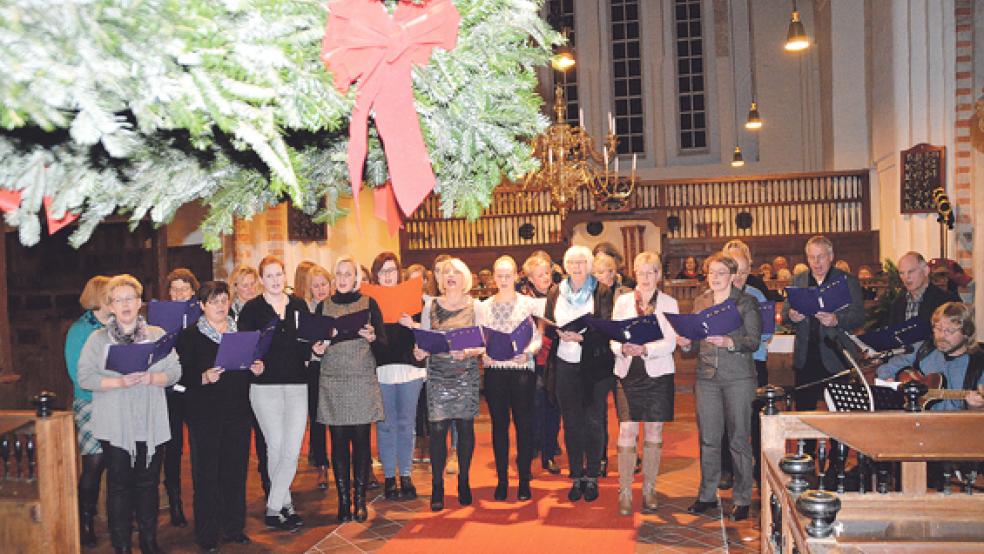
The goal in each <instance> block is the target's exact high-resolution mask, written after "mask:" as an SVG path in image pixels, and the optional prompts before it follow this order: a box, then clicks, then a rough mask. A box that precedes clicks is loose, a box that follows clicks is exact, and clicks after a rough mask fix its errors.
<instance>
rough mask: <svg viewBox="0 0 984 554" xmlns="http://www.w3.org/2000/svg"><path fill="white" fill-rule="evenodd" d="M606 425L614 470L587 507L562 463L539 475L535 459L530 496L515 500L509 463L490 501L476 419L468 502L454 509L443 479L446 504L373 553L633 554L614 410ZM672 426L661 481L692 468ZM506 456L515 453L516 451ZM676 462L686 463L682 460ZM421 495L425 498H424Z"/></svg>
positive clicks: (487, 465)
mask: <svg viewBox="0 0 984 554" xmlns="http://www.w3.org/2000/svg"><path fill="white" fill-rule="evenodd" d="M609 424H610V426H611V433H610V443H611V444H610V448H609V455H610V456H611V464H612V472H611V473H610V476H609V477H608V478H603V479H601V480H600V488H601V496H600V497H599V499H598V500H597V501H595V502H592V503H590V504H589V503H585V502H583V501H580V502H577V503H571V502H569V501H568V500H567V491H568V489H569V488H570V480H569V479H568V478H566V477H565V475H566V468H565V471H564V473H563V474H561V475H558V476H553V475H550V474H548V473H546V472H540V471H539V462H538V460H537V461H534V479H533V484H532V485H533V500H531V501H527V502H518V501H516V500H515V498H516V484H517V477H516V474H515V469H514V468H512V471H513V472H512V474H511V475H510V489H509V497H510V500H507V501H505V502H496V501H494V500H492V493H493V489H494V487H495V484H496V477H495V467H494V464H493V459H492V445H491V432H490V430H489V423H488V419H487V417H486V418H482V420H480V421H479V422H476V427H478V428H477V429H476V431H477V432H476V437H477V444H476V448H475V459H474V461H473V463H472V470H471V481H472V495H473V497H474V499H475V501H474V504H473V505H472V506H468V507H464V508H462V507H460V506H458V498H457V478H456V476H453V475H449V476H447V477H446V478H445V490H446V495H445V505H446V509H445V510H444V511H443V512H438V513H432V512H430V511H428V510H427V509H426V508H425V509H424V510H422V511H420V512H417V513H416V514H414V515H413V517H412V519H410V520H409V521H407V522H406V523H405V524H404V526H403V529H402V530H400V531H399V532H398V533H397V534H396V535H395V536H393V538H392V539H390V540H389V541H388V542H387V543H386V544H385V546H383V548H382V549H381V550H379V552H385V553H394V554H396V553H399V554H403V553H413V552H426V553H435V552H442V551H448V552H450V551H452V550H453V551H454V552H463V553H466V554H478V553H482V552H503V551H506V550H508V551H523V549H530V550H532V549H541V548H549V551H551V552H599V551H603V552H606V553H608V552H634V551H635V550H636V546H637V529H638V526H639V525H640V522H641V518H640V516H639V515H638V514H637V515H636V516H634V517H622V516H619V515H618V510H617V506H616V504H617V499H618V478H617V475H616V474H615V471H614V469H615V465H616V460H615V448H614V442H615V438H616V436H617V419H616V417H615V413H614V410H612V413H611V414H610V418H609ZM691 425H692V424H691ZM674 427H675V426H674V425H672V424H671V425H670V426H668V428H667V429H666V431H665V432H664V444H665V450H664V457H663V461H664V463H663V466H664V468H665V471H664V472H663V473H664V475H663V476H661V477H664V478H666V477H668V475H669V474H670V473H672V472H673V471H674V467H676V468H682V467H681V466H682V465H690V464H689V462H691V461H693V460H694V459H695V457H696V450H697V444H696V440H695V437H694V434H693V433H692V432H687V431H686V430H684V429H679V430H678V429H674ZM512 445H515V442H513V443H512ZM511 454H512V455H515V450H513V451H512V452H511ZM561 458H563V457H561ZM682 460H687V462H688V463H687V464H681V462H682ZM558 461H561V460H558ZM563 465H566V459H563ZM420 484H421V485H423V486H421V487H420V489H421V493H426V492H428V491H429V486H428V485H429V483H420ZM640 487H641V478H640V477H637V478H636V484H635V489H636V493H635V500H636V504H637V505H638V503H639V496H640V492H639V490H640ZM660 488H661V489H662V487H660ZM422 499H426V500H428V501H429V497H426V496H422Z"/></svg>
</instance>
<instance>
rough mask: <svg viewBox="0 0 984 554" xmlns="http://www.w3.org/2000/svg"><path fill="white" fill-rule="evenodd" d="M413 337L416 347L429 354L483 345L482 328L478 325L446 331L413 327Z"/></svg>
mask: <svg viewBox="0 0 984 554" xmlns="http://www.w3.org/2000/svg"><path fill="white" fill-rule="evenodd" d="M413 337H414V340H415V341H416V343H417V348H420V349H421V350H423V351H425V352H427V353H429V354H444V353H446V352H451V351H454V350H465V349H468V348H481V347H483V346H485V339H484V337H482V330H481V329H479V328H478V327H463V328H461V329H453V330H450V331H446V332H441V331H429V330H427V329H414V330H413Z"/></svg>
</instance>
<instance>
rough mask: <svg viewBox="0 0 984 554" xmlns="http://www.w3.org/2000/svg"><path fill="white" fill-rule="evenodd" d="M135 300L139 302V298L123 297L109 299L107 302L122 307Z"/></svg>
mask: <svg viewBox="0 0 984 554" xmlns="http://www.w3.org/2000/svg"><path fill="white" fill-rule="evenodd" d="M137 300H140V297H139V296H124V297H122V298H111V299H110V300H109V302H110V303H111V304H113V305H114V306H122V305H124V304H133V303H134V302H136V301H137Z"/></svg>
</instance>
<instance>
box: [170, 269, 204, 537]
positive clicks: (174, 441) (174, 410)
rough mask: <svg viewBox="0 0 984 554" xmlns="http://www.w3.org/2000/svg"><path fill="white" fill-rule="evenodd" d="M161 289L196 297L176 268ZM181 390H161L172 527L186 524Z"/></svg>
mask: <svg viewBox="0 0 984 554" xmlns="http://www.w3.org/2000/svg"><path fill="white" fill-rule="evenodd" d="M164 288H165V289H166V290H167V298H168V300H171V301H172V302H188V301H190V300H192V299H193V298H195V293H196V292H197V291H198V279H197V278H196V277H195V274H194V273H192V272H191V270H189V269H187V268H184V267H179V268H177V269H175V270H174V271H172V272H170V273H168V274H167V277H165V278H164ZM189 324H190V322H189ZM184 387H187V384H185V383H180V386H179V387H168V388H167V389H166V390H165V391H164V393H165V395H166V397H167V417H168V419H169V422H170V425H171V440H170V442H168V443H167V446H166V447H165V448H164V488H165V489H166V490H167V500H168V505H169V506H170V512H171V525H173V526H175V527H187V525H188V519H187V518H186V517H185V513H184V505H183V504H182V502H181V458H182V457H183V456H184V427H185V411H186V405H185V404H186V403H185V395H184V393H183V392H180V391H181V389H182V388H184Z"/></svg>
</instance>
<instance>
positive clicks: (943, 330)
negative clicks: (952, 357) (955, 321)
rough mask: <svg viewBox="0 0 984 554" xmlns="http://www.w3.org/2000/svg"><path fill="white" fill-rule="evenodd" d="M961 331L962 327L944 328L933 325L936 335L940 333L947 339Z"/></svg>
mask: <svg viewBox="0 0 984 554" xmlns="http://www.w3.org/2000/svg"><path fill="white" fill-rule="evenodd" d="M961 331H962V329H961V328H960V327H943V326H942V325H933V332H934V333H939V334H941V335H943V336H947V337H952V336H953V335H956V334H957V333H959V332H961Z"/></svg>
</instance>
